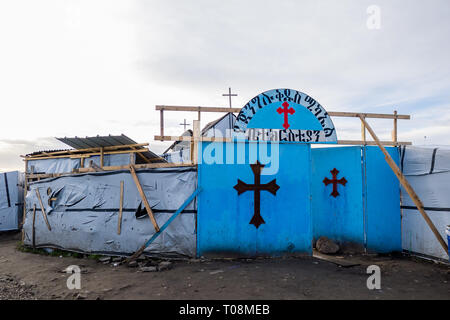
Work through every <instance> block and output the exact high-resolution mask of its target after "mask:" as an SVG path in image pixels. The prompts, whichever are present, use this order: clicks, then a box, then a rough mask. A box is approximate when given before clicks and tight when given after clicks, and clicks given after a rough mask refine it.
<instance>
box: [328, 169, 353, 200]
mask: <svg viewBox="0 0 450 320" xmlns="http://www.w3.org/2000/svg"><path fill="white" fill-rule="evenodd" d="M330 172H331V174H332V175H333V179H331V180H330V179H328V178H326V177H325V179H323V183H325V185H326V186H327V185H329V184H330V183H332V184H333V192H331V196H333V197H335V198H336V197H337V196H338V195H339V192H338V191H337V185H338V183H340V184H342V185H343V186H345V184H346V183H347V180H346V179H345V178H341V179H339V180H338V179H337V175H338V173H339V170H337V169H336V168H334V169H333V170H331V171H330Z"/></svg>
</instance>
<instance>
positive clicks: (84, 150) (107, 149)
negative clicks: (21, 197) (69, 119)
mask: <svg viewBox="0 0 450 320" xmlns="http://www.w3.org/2000/svg"><path fill="white" fill-rule="evenodd" d="M144 146H148V142H147V143H136V144H128V145H119V146H109V147H103V150H104V151H113V150H119V149H127V148H128V149H134V148H137V147H144ZM101 149H102V148H101V147H95V148H86V149H73V150H61V151H52V152H41V153H39V154H35V155H29V156H23V155H21V157H22V158H29V159H31V158H42V157H49V156H57V155H66V154H78V153H88V152H100V151H101Z"/></svg>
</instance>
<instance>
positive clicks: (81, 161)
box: [80, 157, 84, 168]
mask: <svg viewBox="0 0 450 320" xmlns="http://www.w3.org/2000/svg"><path fill="white" fill-rule="evenodd" d="M80 168H84V157H81V159H80Z"/></svg>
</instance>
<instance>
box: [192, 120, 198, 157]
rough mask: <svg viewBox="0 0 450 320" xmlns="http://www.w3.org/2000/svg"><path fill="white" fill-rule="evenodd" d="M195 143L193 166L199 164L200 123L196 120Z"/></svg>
mask: <svg viewBox="0 0 450 320" xmlns="http://www.w3.org/2000/svg"><path fill="white" fill-rule="evenodd" d="M193 134H194V142H193V144H194V145H193V152H192V158H191V161H192V164H197V162H198V142H199V140H200V121H198V120H194V126H193Z"/></svg>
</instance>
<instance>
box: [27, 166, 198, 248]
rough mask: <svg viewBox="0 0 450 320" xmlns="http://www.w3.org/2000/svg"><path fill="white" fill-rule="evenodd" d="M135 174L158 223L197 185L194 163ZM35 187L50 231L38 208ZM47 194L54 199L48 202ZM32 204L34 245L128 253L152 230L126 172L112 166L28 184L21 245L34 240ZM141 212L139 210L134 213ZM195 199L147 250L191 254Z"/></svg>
mask: <svg viewBox="0 0 450 320" xmlns="http://www.w3.org/2000/svg"><path fill="white" fill-rule="evenodd" d="M137 175H138V178H139V180H140V183H141V185H142V187H143V189H144V192H145V194H146V197H147V199H148V201H149V203H150V206H151V207H152V211H153V212H154V215H155V219H156V221H157V222H158V225H159V226H160V227H161V226H162V225H163V224H164V223H165V222H166V221H167V220H168V219H169V218H170V217H171V216H172V214H173V213H174V212H175V211H176V210H177V209H178V208H179V207H180V206H181V205H182V204H183V202H184V201H185V200H186V199H187V198H188V197H189V196H190V195H191V194H192V193H193V192H194V191H195V189H196V187H197V172H196V169H195V168H194V167H182V168H181V167H180V168H161V169H145V170H138V171H137ZM121 181H123V182H124V197H123V208H124V209H123V215H122V230H121V234H120V235H119V234H118V233H117V229H118V215H119V199H120V182H121ZM36 188H39V193H40V195H41V198H42V202H43V204H44V206H45V211H46V212H47V216H48V221H49V224H50V226H51V230H48V228H47V225H46V224H45V221H44V218H43V215H42V213H41V210H40V205H39V200H38V198H37V195H36V192H35V189H36ZM51 198H56V200H54V201H50V199H51ZM34 205H36V208H37V210H36V220H35V245H36V246H37V247H53V248H62V249H65V250H72V251H77V252H86V253H104V254H116V255H128V254H131V253H133V252H135V251H136V250H137V249H139V248H140V247H141V246H142V245H143V244H144V243H145V242H146V241H147V240H148V239H149V238H150V237H151V236H152V235H153V234H154V233H155V229H154V227H153V224H152V223H151V221H150V219H149V217H148V215H147V214H146V213H145V212H142V210H145V209H144V208H145V206H144V205H143V204H142V200H141V197H140V195H139V193H138V191H137V188H136V185H135V183H134V181H133V179H132V177H131V175H130V173H129V171H111V172H99V173H89V174H84V175H73V176H65V177H59V178H54V179H47V180H41V181H40V182H36V183H33V184H31V185H30V191H29V192H28V193H27V198H26V206H27V213H26V220H25V224H24V230H25V239H24V241H25V244H26V245H32V244H33V226H32V220H33V207H34ZM139 208H140V209H141V211H140V212H139V214H138V215H136V212H137V211H139ZM196 212H197V203H196V199H194V200H193V201H192V202H191V203H190V204H189V205H188V206H187V207H186V209H185V210H184V211H183V212H182V213H181V214H180V215H179V216H178V217H176V218H175V219H174V220H173V222H172V223H171V224H170V225H169V227H168V228H167V229H166V230H165V231H164V232H163V233H162V234H161V235H160V236H159V237H158V238H157V239H156V240H155V241H154V242H153V243H152V244H151V245H150V246H149V247H148V248H147V249H146V250H145V251H144V253H146V254H169V255H170V254H176V255H185V256H195V252H196V250H195V249H196Z"/></svg>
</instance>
